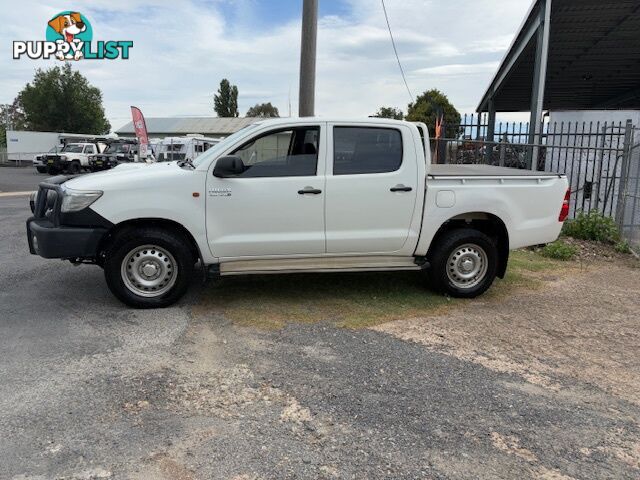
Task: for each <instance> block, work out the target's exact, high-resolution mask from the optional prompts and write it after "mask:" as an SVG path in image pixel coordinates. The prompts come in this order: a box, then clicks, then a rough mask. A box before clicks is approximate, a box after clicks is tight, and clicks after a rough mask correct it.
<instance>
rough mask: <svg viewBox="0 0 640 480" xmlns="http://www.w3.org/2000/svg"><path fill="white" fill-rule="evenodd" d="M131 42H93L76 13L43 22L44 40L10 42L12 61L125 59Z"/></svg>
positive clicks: (84, 20)
mask: <svg viewBox="0 0 640 480" xmlns="http://www.w3.org/2000/svg"><path fill="white" fill-rule="evenodd" d="M132 48H133V41H132V40H96V41H94V40H93V28H92V27H91V23H89V20H87V17H85V16H84V15H83V14H82V13H80V12H74V11H72V10H67V11H64V12H60V13H58V14H57V15H55V16H54V17H53V18H50V19H49V21H48V22H47V30H46V40H14V41H13V59H14V60H20V59H21V58H24V57H26V58H30V59H31V60H41V59H44V60H48V59H54V58H56V59H58V60H61V61H68V60H72V61H73V60H116V59H121V60H128V59H129V52H130V50H131V49H132Z"/></svg>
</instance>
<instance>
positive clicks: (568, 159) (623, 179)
mask: <svg viewBox="0 0 640 480" xmlns="http://www.w3.org/2000/svg"><path fill="white" fill-rule="evenodd" d="M471 121H472V124H467V123H466V122H465V123H462V124H461V125H460V126H459V127H458V128H454V129H451V128H450V129H447V130H446V131H447V133H448V134H449V135H450V136H451V133H453V134H454V135H457V136H455V137H453V136H451V137H450V138H443V139H439V140H436V141H435V142H433V145H432V149H433V152H432V153H433V158H434V161H436V162H437V163H457V164H488V165H498V166H506V167H512V168H521V169H525V168H530V167H531V163H535V168H536V169H537V170H540V171H548V172H558V173H563V174H566V175H567V179H568V180H569V185H570V188H571V199H570V218H574V217H575V216H576V215H577V213H578V212H585V213H587V212H590V211H593V210H597V211H598V212H600V213H602V214H603V215H606V216H609V217H612V218H615V219H616V221H617V222H618V225H619V227H620V231H621V233H622V235H623V236H624V238H625V239H627V240H628V241H629V242H630V243H632V244H636V245H638V244H640V198H639V196H640V180H639V177H640V144H636V143H635V141H636V139H638V140H640V131H639V130H637V129H636V128H635V127H634V126H633V125H632V123H631V121H628V122H625V123H622V122H618V123H607V122H603V123H600V122H589V123H577V122H576V123H564V122H562V123H553V124H549V123H546V124H545V125H544V128H543V129H542V132H543V134H542V137H541V142H540V143H538V144H530V143H526V141H527V138H528V130H529V126H528V124H522V123H519V124H517V123H511V124H499V125H498V126H497V128H496V133H495V137H494V138H495V139H496V141H488V140H485V139H482V138H481V137H480V134H481V132H482V131H483V129H484V126H482V125H480V126H479V125H476V124H473V117H472V119H471ZM478 121H481V120H480V119H478ZM484 131H486V130H484ZM637 131H638V134H637V135H636V132H637ZM476 132H477V134H478V136H477V137H476V139H473V138H472V136H473V134H475V133H476Z"/></svg>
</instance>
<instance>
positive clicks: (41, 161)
mask: <svg viewBox="0 0 640 480" xmlns="http://www.w3.org/2000/svg"><path fill="white" fill-rule="evenodd" d="M62 148H63V147H62V146H59V147H53V148H52V149H51V150H49V151H48V152H47V153H41V154H39V155H36V156H35V157H33V166H34V167H35V168H36V170H37V171H38V173H47V171H48V168H47V164H46V163H45V157H46V155H47V154H50V153H58V151H59V150H61V149H62Z"/></svg>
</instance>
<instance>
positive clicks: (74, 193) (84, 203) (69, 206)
mask: <svg viewBox="0 0 640 480" xmlns="http://www.w3.org/2000/svg"><path fill="white" fill-rule="evenodd" d="M101 196H102V192H101V191H99V190H96V191H92V192H83V191H80V190H72V189H70V188H65V189H64V191H63V196H62V208H61V211H62V213H68V212H79V211H80V210H82V209H84V208H87V207H88V206H89V205H91V204H92V203H93V202H95V201H96V200H98V199H99V198H100V197H101Z"/></svg>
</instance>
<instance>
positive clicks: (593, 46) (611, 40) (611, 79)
mask: <svg viewBox="0 0 640 480" xmlns="http://www.w3.org/2000/svg"><path fill="white" fill-rule="evenodd" d="M639 32H640V1H639V0H535V1H534V2H533V4H532V5H531V8H530V9H529V13H528V14H527V17H526V19H525V21H524V22H523V24H522V26H521V27H520V30H519V31H518V34H517V35H516V37H515V39H514V41H513V43H512V44H511V47H510V48H509V50H508V51H507V54H506V55H505V57H504V59H503V60H502V63H501V64H500V67H499V68H498V71H497V72H496V75H495V77H494V78H493V80H492V82H491V84H490V86H489V88H488V89H487V91H486V92H485V94H484V96H483V97H482V100H481V101H480V104H479V105H478V108H477V111H478V112H486V111H488V112H490V113H491V110H494V111H496V110H497V111H500V112H528V111H532V112H534V113H535V112H536V111H541V110H542V109H544V110H588V109H607V108H625V109H637V108H640V33H639ZM538 103H539V105H537V104H538ZM536 107H539V108H536ZM534 118H537V119H539V118H540V117H539V116H537V115H535V116H534V115H532V120H533V119H534Z"/></svg>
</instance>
